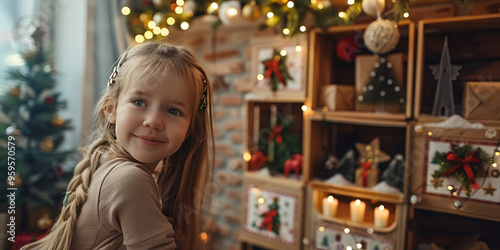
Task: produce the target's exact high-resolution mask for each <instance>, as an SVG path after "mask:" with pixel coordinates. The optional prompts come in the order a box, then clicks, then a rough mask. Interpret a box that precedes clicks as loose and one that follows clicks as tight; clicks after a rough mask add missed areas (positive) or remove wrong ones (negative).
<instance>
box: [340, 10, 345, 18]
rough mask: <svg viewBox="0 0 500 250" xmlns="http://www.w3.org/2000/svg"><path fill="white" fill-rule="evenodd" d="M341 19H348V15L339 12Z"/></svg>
mask: <svg viewBox="0 0 500 250" xmlns="http://www.w3.org/2000/svg"><path fill="white" fill-rule="evenodd" d="M339 17H340V18H346V17H347V13H345V12H343V11H341V12H339Z"/></svg>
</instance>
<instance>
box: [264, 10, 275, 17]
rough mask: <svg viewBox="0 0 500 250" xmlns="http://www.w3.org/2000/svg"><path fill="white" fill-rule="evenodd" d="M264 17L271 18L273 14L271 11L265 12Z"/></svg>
mask: <svg viewBox="0 0 500 250" xmlns="http://www.w3.org/2000/svg"><path fill="white" fill-rule="evenodd" d="M266 16H267V18H273V16H274V13H272V12H271V11H269V12H267V14H266Z"/></svg>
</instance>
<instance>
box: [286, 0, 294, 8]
mask: <svg viewBox="0 0 500 250" xmlns="http://www.w3.org/2000/svg"><path fill="white" fill-rule="evenodd" d="M286 6H287V7H288V8H293V6H295V4H294V3H293V2H292V1H288V3H286Z"/></svg>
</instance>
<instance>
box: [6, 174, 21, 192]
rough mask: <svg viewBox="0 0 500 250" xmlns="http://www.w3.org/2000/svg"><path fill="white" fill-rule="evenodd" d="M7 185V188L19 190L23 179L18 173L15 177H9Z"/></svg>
mask: <svg viewBox="0 0 500 250" xmlns="http://www.w3.org/2000/svg"><path fill="white" fill-rule="evenodd" d="M5 183H7V187H10V188H18V187H20V186H21V185H22V184H23V179H21V176H20V175H19V174H18V173H16V174H15V175H14V176H7V179H6V180H5Z"/></svg>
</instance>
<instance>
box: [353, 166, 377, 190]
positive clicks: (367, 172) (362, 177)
mask: <svg viewBox="0 0 500 250" xmlns="http://www.w3.org/2000/svg"><path fill="white" fill-rule="evenodd" d="M379 174H380V170H379V169H378V168H368V169H365V168H363V167H359V168H357V169H356V178H355V180H356V185H357V186H360V187H373V186H375V185H377V183H378V177H379Z"/></svg>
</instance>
